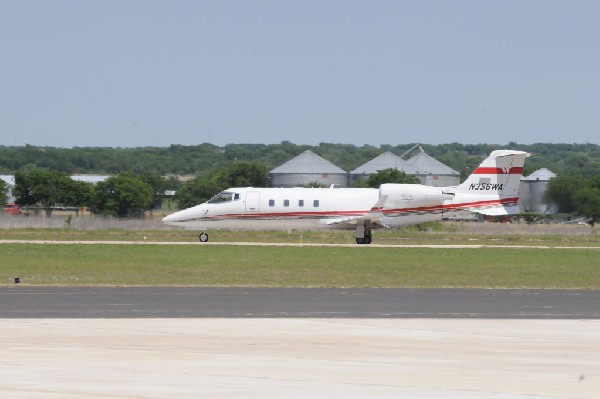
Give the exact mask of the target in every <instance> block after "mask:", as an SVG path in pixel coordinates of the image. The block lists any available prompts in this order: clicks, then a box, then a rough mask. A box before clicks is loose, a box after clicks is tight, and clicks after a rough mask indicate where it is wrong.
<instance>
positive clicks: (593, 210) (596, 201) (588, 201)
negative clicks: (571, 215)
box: [573, 187, 600, 225]
mask: <svg viewBox="0 0 600 399" xmlns="http://www.w3.org/2000/svg"><path fill="white" fill-rule="evenodd" d="M573 197H574V200H575V203H576V204H577V213H579V214H580V215H582V216H586V217H589V218H590V219H591V223H592V225H594V224H596V223H597V222H598V221H599V220H600V189H599V188H596V187H581V188H580V189H579V190H577V191H576V192H575V194H574V196H573Z"/></svg>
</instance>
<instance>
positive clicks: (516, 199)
mask: <svg viewBox="0 0 600 399" xmlns="http://www.w3.org/2000/svg"><path fill="white" fill-rule="evenodd" d="M518 202H519V197H512V198H503V199H494V200H487V201H476V202H463V203H459V204H447V205H443V204H440V205H434V206H422V207H417V208H398V209H386V210H384V214H386V215H389V214H409V213H421V212H440V211H455V210H458V209H473V208H485V207H488V206H496V205H515V204H518Z"/></svg>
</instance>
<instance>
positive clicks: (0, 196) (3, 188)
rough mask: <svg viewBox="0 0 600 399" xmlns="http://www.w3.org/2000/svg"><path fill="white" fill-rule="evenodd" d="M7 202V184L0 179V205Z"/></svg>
mask: <svg viewBox="0 0 600 399" xmlns="http://www.w3.org/2000/svg"><path fill="white" fill-rule="evenodd" d="M7 202H8V186H7V185H6V182H5V181H4V180H2V179H0V205H4V204H6V203H7Z"/></svg>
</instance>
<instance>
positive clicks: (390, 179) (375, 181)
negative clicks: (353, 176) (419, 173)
mask: <svg viewBox="0 0 600 399" xmlns="http://www.w3.org/2000/svg"><path fill="white" fill-rule="evenodd" d="M384 183H399V184H415V183H419V179H417V178H416V177H412V176H409V175H407V174H406V173H404V172H403V171H401V170H398V169H396V168H388V169H382V170H378V171H377V172H376V173H373V174H372V175H371V176H369V178H368V179H367V186H368V187H373V188H378V187H379V186H380V185H382V184H384Z"/></svg>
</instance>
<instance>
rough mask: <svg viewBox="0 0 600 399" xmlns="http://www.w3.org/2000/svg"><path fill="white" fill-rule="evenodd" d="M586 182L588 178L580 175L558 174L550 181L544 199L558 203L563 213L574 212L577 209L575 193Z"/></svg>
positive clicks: (558, 207)
mask: <svg viewBox="0 0 600 399" xmlns="http://www.w3.org/2000/svg"><path fill="white" fill-rule="evenodd" d="M586 184H587V183H586V179H585V178H583V177H580V176H567V175H563V176H556V177H555V178H553V179H552V180H550V182H549V183H548V189H547V190H546V192H545V193H544V201H545V202H547V203H551V204H554V205H556V207H557V209H558V211H559V212H561V213H574V212H576V211H577V202H576V201H575V193H576V192H577V191H578V190H579V189H580V188H581V187H583V186H585V185H586Z"/></svg>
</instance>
